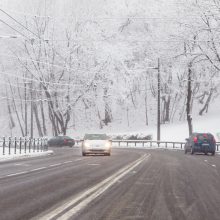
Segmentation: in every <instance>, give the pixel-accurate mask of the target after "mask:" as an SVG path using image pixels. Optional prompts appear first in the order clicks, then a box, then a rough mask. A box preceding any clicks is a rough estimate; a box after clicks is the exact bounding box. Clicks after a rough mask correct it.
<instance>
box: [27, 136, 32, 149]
mask: <svg viewBox="0 0 220 220" xmlns="http://www.w3.org/2000/svg"><path fill="white" fill-rule="evenodd" d="M31 141H32V139H31V137H29V145H28V148H29V153H30V152H31V145H32V143H31Z"/></svg>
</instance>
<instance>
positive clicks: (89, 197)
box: [40, 154, 150, 220]
mask: <svg viewBox="0 0 220 220" xmlns="http://www.w3.org/2000/svg"><path fill="white" fill-rule="evenodd" d="M149 156H150V154H144V155H143V156H142V157H141V158H139V159H137V160H135V161H134V162H131V163H130V164H128V165H126V166H125V167H123V168H121V169H120V170H119V171H117V172H116V173H114V174H113V175H111V176H110V177H108V178H106V179H104V180H103V181H101V182H100V183H98V184H96V185H95V186H93V187H91V188H89V189H87V190H85V191H83V192H81V193H79V194H78V195H77V196H74V197H72V198H71V199H69V200H68V201H67V202H65V203H64V204H63V205H61V206H60V207H58V208H56V209H55V210H53V211H50V212H49V213H47V214H45V215H44V216H41V218H40V219H47V220H50V219H60V220H66V219H69V218H70V217H71V216H73V215H74V214H76V213H77V212H78V211H80V210H81V209H83V208H84V207H85V206H87V205H88V204H89V203H90V202H91V201H93V200H94V199H95V198H97V197H98V196H99V195H101V194H102V193H104V192H105V191H106V190H108V189H109V188H110V187H111V186H112V185H114V184H115V183H118V182H119V181H121V179H122V178H123V177H124V176H125V175H126V174H128V173H129V172H131V171H132V170H133V169H134V168H135V167H137V166H138V165H139V164H141V163H142V162H143V161H144V160H145V159H148V158H149ZM71 207H72V208H71ZM70 208H71V209H70ZM65 210H67V212H65V213H64V214H62V213H63V212H64V211H65ZM58 215H59V216H60V217H58Z"/></svg>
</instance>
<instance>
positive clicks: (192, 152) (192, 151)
mask: <svg viewBox="0 0 220 220" xmlns="http://www.w3.org/2000/svg"><path fill="white" fill-rule="evenodd" d="M190 153H191V154H192V155H193V154H194V150H193V147H191V151H190Z"/></svg>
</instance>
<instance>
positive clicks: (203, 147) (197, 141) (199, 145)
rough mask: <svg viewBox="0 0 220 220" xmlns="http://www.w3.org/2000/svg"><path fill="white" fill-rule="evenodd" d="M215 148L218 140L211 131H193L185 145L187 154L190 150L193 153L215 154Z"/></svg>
mask: <svg viewBox="0 0 220 220" xmlns="http://www.w3.org/2000/svg"><path fill="white" fill-rule="evenodd" d="M215 149H216V141H215V138H214V136H213V135H212V134H210V133H193V134H192V135H191V136H190V137H189V138H187V139H186V144H185V146H184V150H185V154H186V153H187V152H190V153H191V154H194V153H195V152H201V153H205V154H208V153H211V154H212V155H215Z"/></svg>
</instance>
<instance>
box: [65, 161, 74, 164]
mask: <svg viewBox="0 0 220 220" xmlns="http://www.w3.org/2000/svg"><path fill="white" fill-rule="evenodd" d="M72 162H73V161H72V160H70V161H65V162H63V164H66V163H72Z"/></svg>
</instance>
